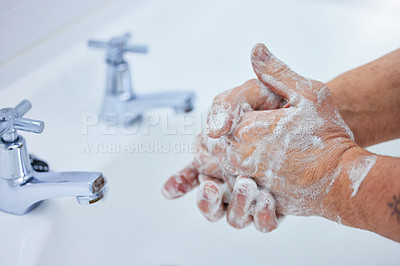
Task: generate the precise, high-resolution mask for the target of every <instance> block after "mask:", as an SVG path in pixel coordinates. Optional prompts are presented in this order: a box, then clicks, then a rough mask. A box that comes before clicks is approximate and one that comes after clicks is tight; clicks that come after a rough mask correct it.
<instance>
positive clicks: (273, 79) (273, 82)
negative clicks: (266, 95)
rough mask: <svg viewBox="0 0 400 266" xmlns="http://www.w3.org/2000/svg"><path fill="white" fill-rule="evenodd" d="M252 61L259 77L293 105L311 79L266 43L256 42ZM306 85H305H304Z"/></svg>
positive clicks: (308, 85) (309, 84)
mask: <svg viewBox="0 0 400 266" xmlns="http://www.w3.org/2000/svg"><path fill="white" fill-rule="evenodd" d="M251 63H252V65H253V69H254V72H255V73H256V75H257V77H258V79H259V80H260V81H261V82H262V83H264V85H265V86H267V87H269V88H270V89H271V90H272V91H273V92H274V93H275V94H277V95H279V96H281V97H282V98H284V99H286V100H287V101H288V102H289V104H291V105H293V104H295V103H297V101H298V100H299V96H302V95H303V93H304V91H303V90H304V88H308V87H310V86H312V85H311V81H310V80H309V79H307V78H305V77H303V76H301V75H299V74H297V73H296V72H294V71H293V70H291V69H290V68H289V67H288V66H287V65H286V64H285V63H283V62H282V61H281V60H279V59H278V58H277V57H275V56H274V55H273V54H272V53H271V52H270V51H269V50H268V49H267V47H265V45H264V44H256V46H254V48H253V50H252V52H251ZM304 85H305V86H304Z"/></svg>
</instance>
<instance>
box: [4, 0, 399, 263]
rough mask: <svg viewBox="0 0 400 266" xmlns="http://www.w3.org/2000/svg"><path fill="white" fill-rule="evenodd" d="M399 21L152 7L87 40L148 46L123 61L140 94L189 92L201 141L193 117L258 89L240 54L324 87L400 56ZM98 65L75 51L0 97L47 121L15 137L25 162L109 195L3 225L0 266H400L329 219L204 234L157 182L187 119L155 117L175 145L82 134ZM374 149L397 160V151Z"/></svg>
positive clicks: (80, 44) (229, 6) (355, 8)
mask: <svg viewBox="0 0 400 266" xmlns="http://www.w3.org/2000/svg"><path fill="white" fill-rule="evenodd" d="M395 13H396V12H393V11H387V10H385V9H383V10H381V9H376V8H374V6H369V5H366V6H364V5H361V4H360V3H359V2H357V1H351V2H349V3H342V2H338V1H323V2H322V1H294V0H293V1H288V0H287V1H242V2H240V1H220V2H217V1H211V0H209V1H208V0H207V1H201V2H197V1H179V0H175V1H168V2H167V1H148V2H146V3H143V4H141V5H140V6H138V7H137V8H136V9H133V10H131V11H129V12H127V15H124V16H121V17H120V18H116V19H115V20H114V21H110V23H109V26H108V27H106V28H102V29H99V31H98V32H95V33H93V35H91V36H88V38H89V37H97V38H100V39H104V38H107V37H110V36H113V35H118V34H120V33H123V32H125V31H127V30H128V31H131V32H132V33H133V34H134V39H133V41H135V40H136V41H137V42H140V43H148V44H150V54H149V55H148V56H145V57H143V56H137V57H134V58H132V57H130V56H127V58H128V61H129V62H131V63H133V67H132V68H133V70H134V76H133V81H134V84H135V87H136V88H137V89H136V88H135V90H136V91H137V92H138V93H147V92H149V93H150V92H156V91H160V90H177V89H193V90H194V91H196V93H197V96H198V97H197V99H198V100H197V102H196V116H195V117H196V120H195V126H194V127H193V128H194V129H195V130H194V131H198V129H199V127H200V124H201V122H200V121H199V119H198V118H199V117H201V116H202V115H203V116H204V114H205V113H206V110H207V107H208V106H209V104H210V103H211V100H212V98H213V97H214V96H215V95H216V94H217V93H218V92H221V91H223V90H225V89H228V88H231V87H233V86H236V85H239V84H241V83H242V82H244V81H245V80H247V79H249V78H252V77H254V74H253V73H252V69H251V65H250V60H249V54H250V50H251V48H252V46H253V45H254V44H255V43H257V42H264V43H266V44H267V46H268V47H269V48H270V49H271V51H272V52H274V53H275V54H276V55H277V56H278V57H281V58H282V59H283V60H284V61H286V62H287V63H288V64H289V65H291V66H292V68H293V69H295V70H296V71H298V72H300V73H302V74H304V75H306V76H310V77H313V78H315V79H320V80H325V81H326V80H329V79H331V78H333V77H334V76H335V75H337V74H339V73H341V72H344V71H346V70H348V69H350V68H353V67H356V66H358V65H361V64H363V63H365V62H368V61H370V60H373V59H375V58H377V57H379V56H381V55H383V54H385V53H387V52H389V51H391V50H394V49H396V48H398V43H400V36H399V35H398V34H397V35H396V34H395V33H397V32H400V23H399V22H400V18H398V17H396V16H395ZM103 56H104V54H102V52H99V51H92V50H89V49H88V48H87V47H86V40H79V41H77V43H76V45H75V46H73V47H71V48H70V49H69V50H67V51H65V53H63V54H61V55H60V56H58V57H56V58H54V59H53V60H52V61H50V62H48V63H46V64H44V65H43V66H41V67H40V68H38V69H37V70H36V71H34V72H33V73H31V74H30V75H29V76H27V77H25V78H23V79H21V80H19V81H17V82H15V83H14V84H13V85H12V86H10V87H9V88H6V89H5V90H2V91H0V107H6V106H14V105H16V104H17V103H18V102H19V101H20V100H22V99H25V98H26V99H29V100H30V101H31V102H32V104H33V109H32V110H31V111H30V112H29V113H28V114H27V115H26V117H31V118H35V119H41V120H44V121H45V122H46V128H45V131H44V133H43V134H41V135H33V134H29V133H26V134H24V136H25V137H26V139H27V144H28V148H29V151H31V152H33V153H35V154H36V155H38V156H39V157H42V158H44V159H45V160H47V161H48V162H49V163H50V166H51V168H52V169H53V170H60V171H61V170H62V171H68V170H82V171H83V170H87V171H103V172H104V174H105V175H106V177H107V178H108V180H109V187H110V190H109V195H108V197H107V198H106V199H105V200H104V201H103V202H99V203H98V204H95V205H91V206H79V205H78V204H77V202H76V199H73V198H68V199H53V200H49V201H47V202H45V203H44V204H43V205H41V206H40V207H39V208H37V209H35V210H34V211H33V212H31V213H29V214H28V215H26V216H23V217H19V216H12V215H8V214H4V213H0V235H1V236H2V237H1V240H0V250H1V253H0V254H1V256H0V265H22V266H28V265H29V266H30V265H32V266H33V265H35V266H36V265H40V266H50V265H60V266H61V265H166V264H169V265H265V264H270V265H277V264H279V265H288V264H289V265H294V264H296V265H399V264H400V257H399V256H398V254H399V252H400V246H399V245H398V244H397V243H394V242H392V241H390V240H387V239H384V238H382V237H380V236H378V235H375V234H373V233H370V232H366V231H361V230H356V229H352V228H348V227H345V226H341V225H338V224H336V223H333V222H330V221H327V220H324V219H320V218H315V217H310V218H301V217H288V218H287V219H286V220H285V221H284V223H283V224H282V225H281V226H280V228H279V229H278V230H276V231H275V232H273V233H270V234H262V233H259V232H257V231H256V230H255V229H254V228H246V229H244V230H235V229H233V228H231V227H229V225H228V224H227V223H226V222H225V221H224V220H222V221H220V222H217V223H209V222H207V221H206V220H205V219H204V218H203V217H202V216H201V214H200V213H199V212H198V210H197V208H196V206H195V199H194V196H195V193H194V192H192V193H191V194H189V195H187V196H185V197H183V198H182V199H178V200H175V201H168V200H165V199H163V198H162V196H161V193H160V188H161V186H162V184H163V182H164V181H165V180H166V179H167V178H168V176H169V175H171V174H173V173H174V172H175V171H177V170H179V169H180V168H181V167H183V166H184V165H185V164H186V163H188V162H189V161H190V160H191V158H192V157H193V154H192V153H191V152H189V151H187V150H186V149H185V148H184V147H183V145H188V146H189V145H190V143H192V142H193V138H194V135H195V134H194V133H190V132H189V133H188V132H184V134H183V132H182V131H180V130H179V125H181V123H182V121H183V116H182V115H174V114H173V113H172V112H170V111H167V110H166V109H160V110H154V111H152V113H151V115H152V116H156V115H158V114H165V112H166V111H167V112H168V114H169V123H170V124H169V126H171V127H170V128H175V129H178V132H179V134H166V133H165V127H164V125H163V124H162V123H163V122H165V118H163V119H162V120H161V122H160V123H159V124H158V125H155V126H151V127H150V134H147V135H146V134H145V133H143V131H142V132H141V133H140V134H133V135H127V134H122V132H120V130H117V132H116V134H106V133H105V128H104V125H102V124H99V125H98V126H92V127H90V128H89V132H88V134H84V133H83V131H84V130H83V129H85V124H84V123H83V122H82V116H83V117H85V115H87V114H88V113H90V114H93V113H95V112H97V111H98V110H99V106H100V103H101V99H102V95H103V93H104V91H103V87H104V81H105V64H104V63H103ZM16 91H18V93H16ZM189 118H190V117H189ZM49 143H50V144H51V145H49ZM99 143H100V144H102V145H103V144H104V143H105V144H109V143H114V144H115V143H119V144H121V145H124V144H127V143H136V144H138V143H147V144H149V143H153V144H154V143H167V145H169V147H170V151H169V152H159V151H158V152H156V151H144V152H129V151H125V152H123V151H113V150H108V151H102V150H98V151H96V150H95V149H94V147H95V145H97V144H99ZM176 143H177V144H176ZM175 144H176V145H177V146H174V145H175ZM85 145H89V147H90V151H89V152H86V151H85V149H84V147H85ZM371 150H373V151H376V152H379V153H382V154H387V155H393V156H400V152H399V151H400V141H393V142H390V143H386V144H382V145H378V146H375V147H372V148H371Z"/></svg>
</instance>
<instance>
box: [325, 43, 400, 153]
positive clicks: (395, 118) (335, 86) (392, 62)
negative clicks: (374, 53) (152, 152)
mask: <svg viewBox="0 0 400 266" xmlns="http://www.w3.org/2000/svg"><path fill="white" fill-rule="evenodd" d="M327 85H328V87H329V90H330V91H331V94H332V96H333V99H334V102H335V103H336V105H337V106H338V109H339V111H340V114H341V115H342V117H343V119H344V120H345V121H346V123H347V125H348V126H349V127H350V128H351V130H352V131H353V133H354V136H355V139H356V142H357V144H358V145H360V146H361V147H368V146H371V145H374V144H377V143H381V142H384V141H388V140H392V139H397V138H400V115H399V114H400V49H398V50H396V51H394V52H391V53H389V54H387V55H385V56H383V57H381V58H379V59H377V60H375V61H372V62H370V63H368V64H366V65H363V66H360V67H358V68H356V69H353V70H350V71H348V72H346V73H344V74H342V75H340V76H338V77H336V78H335V79H333V80H331V81H329V82H328V83H327Z"/></svg>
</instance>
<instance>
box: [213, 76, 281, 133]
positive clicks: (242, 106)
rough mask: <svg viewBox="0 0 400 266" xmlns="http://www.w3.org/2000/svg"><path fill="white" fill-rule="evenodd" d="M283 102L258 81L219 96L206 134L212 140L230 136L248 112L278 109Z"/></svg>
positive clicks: (253, 80)
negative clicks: (242, 115) (244, 113)
mask: <svg viewBox="0 0 400 266" xmlns="http://www.w3.org/2000/svg"><path fill="white" fill-rule="evenodd" d="M282 102H283V100H282V98H280V97H278V96H277V95H276V94H274V93H272V92H271V91H270V90H269V89H268V88H267V87H266V86H264V85H263V83H261V82H260V81H259V80H257V79H251V80H249V81H247V82H245V83H244V84H243V85H241V86H239V87H236V88H234V89H231V90H228V91H226V92H223V93H221V94H219V95H218V96H217V97H215V98H214V100H213V104H212V107H211V111H210V115H209V117H208V121H207V127H206V133H207V135H208V136H209V137H211V138H219V137H221V136H223V135H226V134H228V133H229V132H230V131H231V129H232V127H234V125H235V123H237V121H239V120H240V115H241V113H242V112H245V111H248V110H266V109H277V108H279V107H280V106H281V104H282Z"/></svg>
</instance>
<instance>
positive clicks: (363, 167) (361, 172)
mask: <svg viewBox="0 0 400 266" xmlns="http://www.w3.org/2000/svg"><path fill="white" fill-rule="evenodd" d="M376 159H377V156H376V155H370V156H364V157H362V158H361V159H359V160H357V161H356V162H354V163H353V165H352V167H351V168H350V170H349V173H348V174H349V179H350V181H351V186H350V187H351V188H352V189H353V193H351V197H354V196H356V195H357V192H358V190H359V188H360V186H361V183H362V182H363V181H364V179H365V177H366V176H367V175H368V173H369V170H371V168H372V167H373V166H374V164H375V162H376Z"/></svg>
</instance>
